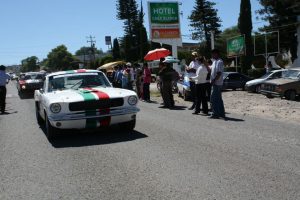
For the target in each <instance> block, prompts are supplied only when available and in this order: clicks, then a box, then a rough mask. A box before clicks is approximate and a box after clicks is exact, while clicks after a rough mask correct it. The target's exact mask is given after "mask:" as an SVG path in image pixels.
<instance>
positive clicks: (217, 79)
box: [210, 49, 225, 118]
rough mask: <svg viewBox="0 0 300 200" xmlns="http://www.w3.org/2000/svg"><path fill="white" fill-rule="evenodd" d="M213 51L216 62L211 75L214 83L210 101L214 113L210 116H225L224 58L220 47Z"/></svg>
mask: <svg viewBox="0 0 300 200" xmlns="http://www.w3.org/2000/svg"><path fill="white" fill-rule="evenodd" d="M211 53H212V58H213V59H214V62H213V64H212V69H211V76H210V83H211V85H212V93H211V101H210V102H211V105H212V115H211V116H210V118H220V117H222V118H225V109H224V103H223V99H222V87H223V73H224V64H223V60H222V59H221V58H220V51H219V50H218V49H214V50H212V52H211Z"/></svg>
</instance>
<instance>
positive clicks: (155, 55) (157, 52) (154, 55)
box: [144, 48, 171, 60]
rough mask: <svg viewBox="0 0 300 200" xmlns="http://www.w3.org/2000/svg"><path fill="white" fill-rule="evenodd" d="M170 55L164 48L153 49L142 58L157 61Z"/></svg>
mask: <svg viewBox="0 0 300 200" xmlns="http://www.w3.org/2000/svg"><path fill="white" fill-rule="evenodd" d="M170 54H171V51H169V50H168V49H165V48H161V49H154V50H152V51H149V52H148V53H147V55H146V56H145V57H144V59H145V60H159V59H160V58H164V57H166V56H168V55H170Z"/></svg>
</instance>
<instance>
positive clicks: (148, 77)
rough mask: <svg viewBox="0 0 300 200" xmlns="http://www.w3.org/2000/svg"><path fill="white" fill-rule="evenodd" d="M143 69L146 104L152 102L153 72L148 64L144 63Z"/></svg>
mask: <svg viewBox="0 0 300 200" xmlns="http://www.w3.org/2000/svg"><path fill="white" fill-rule="evenodd" d="M143 69H144V70H143V80H144V81H143V97H144V100H145V101H146V102H150V83H151V71H150V69H149V67H148V63H144V67H143Z"/></svg>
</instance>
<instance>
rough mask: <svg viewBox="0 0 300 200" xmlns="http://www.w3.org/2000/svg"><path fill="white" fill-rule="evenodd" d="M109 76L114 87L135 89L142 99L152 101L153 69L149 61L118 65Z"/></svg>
mask: <svg viewBox="0 0 300 200" xmlns="http://www.w3.org/2000/svg"><path fill="white" fill-rule="evenodd" d="M108 78H109V79H110V81H111V82H112V84H113V86H114V87H116V88H123V89H128V90H135V91H136V93H137V95H138V97H139V98H140V100H142V101H146V102H150V83H151V70H150V68H149V66H148V64H147V63H144V64H143V66H140V65H139V64H135V65H134V66H133V65H132V64H131V63H126V64H124V65H122V64H120V65H117V66H115V67H114V69H113V72H112V73H111V74H110V75H109V76H108Z"/></svg>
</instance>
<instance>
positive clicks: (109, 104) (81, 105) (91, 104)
mask: <svg viewBox="0 0 300 200" xmlns="http://www.w3.org/2000/svg"><path fill="white" fill-rule="evenodd" d="M123 104H124V99H123V98H115V99H102V100H92V101H83V102H75V103H70V104H69V110H70V111H82V110H97V109H105V108H114V107H119V106H123Z"/></svg>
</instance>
